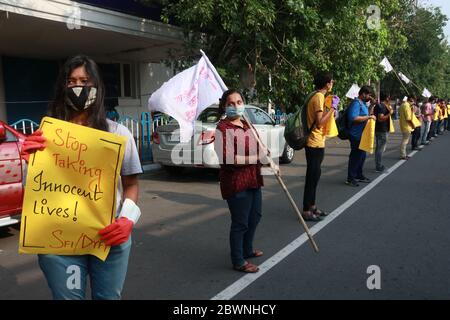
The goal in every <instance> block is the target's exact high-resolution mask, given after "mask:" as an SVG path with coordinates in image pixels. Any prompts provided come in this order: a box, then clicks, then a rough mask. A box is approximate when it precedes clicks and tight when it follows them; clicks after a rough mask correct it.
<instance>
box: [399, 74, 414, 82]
mask: <svg viewBox="0 0 450 320" xmlns="http://www.w3.org/2000/svg"><path fill="white" fill-rule="evenodd" d="M398 76H399V77H400V78H401V79H402V80H403V82H404V83H406V84H409V83H410V82H411V80H409V79H408V78H407V77H406V76H405V75H404V74H403V73H401V72H399V73H398Z"/></svg>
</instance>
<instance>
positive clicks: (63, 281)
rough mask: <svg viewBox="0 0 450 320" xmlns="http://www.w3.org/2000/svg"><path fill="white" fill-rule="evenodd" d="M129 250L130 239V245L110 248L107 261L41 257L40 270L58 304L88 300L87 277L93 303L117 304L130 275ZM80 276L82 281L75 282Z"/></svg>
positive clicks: (124, 244)
mask: <svg viewBox="0 0 450 320" xmlns="http://www.w3.org/2000/svg"><path fill="white" fill-rule="evenodd" d="M130 249H131V237H130V239H128V241H127V242H125V243H123V244H121V245H118V246H113V247H111V249H110V251H109V254H108V257H107V258H106V260H105V261H102V260H100V259H99V258H97V257H95V256H93V255H80V256H60V255H50V254H39V255H38V259H39V266H40V267H41V270H42V271H43V272H44V275H45V278H46V279H47V283H48V286H49V287H50V290H51V291H52V296H53V299H55V300H84V299H86V280H87V276H88V275H89V279H90V285H91V290H92V299H93V300H118V299H120V298H121V292H122V288H123V284H124V282H125V277H126V274H127V268H128V257H129V255H130ZM75 270H76V271H75ZM78 270H79V273H77V272H78ZM77 274H79V276H80V277H79V278H80V279H79V281H77V280H74V277H77ZM77 283H78V285H77Z"/></svg>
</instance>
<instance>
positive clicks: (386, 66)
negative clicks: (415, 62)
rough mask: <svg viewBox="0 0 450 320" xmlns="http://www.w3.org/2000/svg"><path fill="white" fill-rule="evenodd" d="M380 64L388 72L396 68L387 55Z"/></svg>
mask: <svg viewBox="0 0 450 320" xmlns="http://www.w3.org/2000/svg"><path fill="white" fill-rule="evenodd" d="M380 65H381V66H382V67H383V68H384V71H386V72H391V71H392V70H394V68H392V65H391V63H390V62H389V60H388V58H386V57H384V59H383V60H382V61H381V62H380Z"/></svg>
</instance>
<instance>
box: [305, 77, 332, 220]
mask: <svg viewBox="0 0 450 320" xmlns="http://www.w3.org/2000/svg"><path fill="white" fill-rule="evenodd" d="M314 86H315V90H316V93H315V94H314V95H313V96H312V97H311V99H310V100H309V102H308V103H307V105H306V108H307V109H306V118H307V125H308V128H311V132H310V134H309V136H308V141H307V144H306V147H305V154H306V179H305V189H304V193H303V213H302V216H303V219H305V220H306V221H320V220H322V217H324V216H326V215H327V213H326V212H324V211H322V210H319V209H317V206H316V190H317V185H318V184H319V180H320V174H321V165H322V161H323V158H324V155H325V133H324V132H323V127H324V126H325V125H326V124H327V123H328V121H329V119H330V117H331V116H332V114H333V113H334V112H335V110H336V109H337V107H338V105H339V97H337V96H334V97H333V101H332V104H331V108H330V110H329V111H328V112H325V110H324V103H325V94H326V93H327V92H330V91H331V89H332V88H333V75H332V74H331V73H329V72H319V73H318V74H317V75H316V76H315V77H314Z"/></svg>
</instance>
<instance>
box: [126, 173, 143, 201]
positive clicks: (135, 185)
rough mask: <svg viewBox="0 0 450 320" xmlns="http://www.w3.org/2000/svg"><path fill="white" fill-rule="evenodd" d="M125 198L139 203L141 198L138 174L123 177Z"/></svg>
mask: <svg viewBox="0 0 450 320" xmlns="http://www.w3.org/2000/svg"><path fill="white" fill-rule="evenodd" d="M122 185H123V198H124V199H127V198H128V199H130V200H133V202H134V203H137V202H138V197H139V179H138V175H137V174H133V175H129V176H122Z"/></svg>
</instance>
